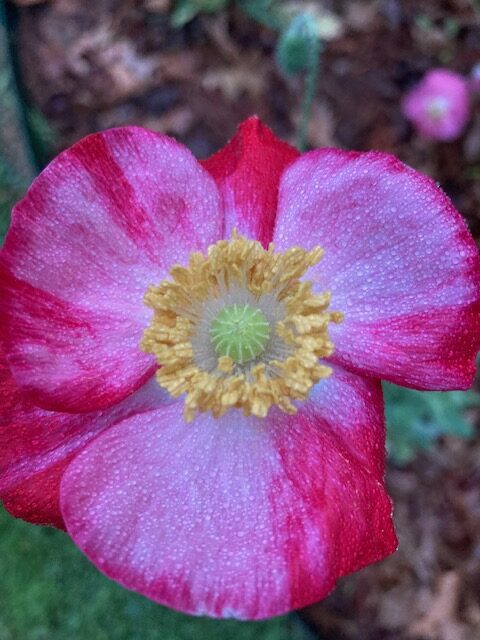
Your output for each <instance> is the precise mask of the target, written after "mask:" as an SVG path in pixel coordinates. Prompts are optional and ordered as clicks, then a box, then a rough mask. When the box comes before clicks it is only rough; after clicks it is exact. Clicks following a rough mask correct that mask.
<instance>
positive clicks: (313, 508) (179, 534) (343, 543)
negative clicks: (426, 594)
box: [61, 369, 396, 619]
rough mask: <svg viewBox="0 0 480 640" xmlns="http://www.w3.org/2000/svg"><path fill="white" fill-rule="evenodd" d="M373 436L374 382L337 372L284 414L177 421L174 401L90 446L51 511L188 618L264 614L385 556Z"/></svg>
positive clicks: (386, 521) (388, 531) (385, 524)
mask: <svg viewBox="0 0 480 640" xmlns="http://www.w3.org/2000/svg"><path fill="white" fill-rule="evenodd" d="M384 441H385V434H384V425H383V403H382V395H381V389H380V384H379V382H378V381H374V380H368V379H361V378H358V377H357V376H355V375H354V374H351V373H348V372H347V371H343V370H340V369H337V370H336V371H335V373H334V375H333V377H332V378H331V379H328V380H325V381H322V383H321V384H320V385H319V386H318V387H317V388H316V389H315V390H314V393H313V395H312V398H311V400H309V401H308V402H307V403H305V404H304V405H303V406H302V407H301V409H300V410H299V412H298V413H297V414H296V415H295V416H287V415H286V414H283V413H281V412H280V411H278V410H272V411H271V412H270V414H269V416H268V417H267V418H266V419H265V420H263V421H262V420H261V419H258V418H251V417H250V418H246V417H244V416H243V414H241V413H240V411H238V412H235V411H230V412H229V413H227V414H226V415H225V416H224V417H222V418H221V419H218V420H216V419H214V418H212V417H211V416H210V415H208V414H202V415H201V416H199V417H197V418H196V419H195V420H194V422H193V423H192V424H185V423H184V421H183V419H182V406H181V404H180V403H175V404H172V405H169V406H167V407H166V408H164V409H162V410H159V411H155V412H151V413H148V414H144V415H141V416H134V417H132V418H131V419H129V420H125V421H124V422H123V423H121V424H119V425H117V426H116V427H115V429H111V430H110V431H108V432H106V433H105V434H103V435H102V436H100V437H99V438H98V439H96V440H95V442H93V443H92V444H91V445H90V446H89V447H87V448H86V449H85V450H84V451H83V452H82V453H81V454H80V455H79V456H78V457H77V458H76V459H75V460H74V461H73V463H72V464H71V465H70V466H69V468H68V470H67V472H66V473H65V475H64V478H63V480H62V486H61V505H62V513H63V516H64V518H65V522H66V525H67V530H68V532H69V534H70V535H71V536H72V537H73V539H74V541H75V542H76V544H77V545H78V546H79V547H80V549H82V550H83V551H84V552H85V553H86V555H87V556H88V557H89V558H90V559H91V560H92V561H93V562H94V563H95V564H96V566H97V567H98V568H99V569H100V570H101V571H103V572H104V573H105V574H107V575H108V576H109V577H111V578H113V579H115V580H117V581H118V582H120V583H121V584H123V585H124V586H126V587H128V588H130V589H133V590H135V591H138V592H140V593H142V594H144V595H146V596H148V597H149V598H152V599H153V600H155V601H157V602H159V603H162V604H166V605H168V606H170V607H173V608H175V609H179V610H181V611H184V612H187V613H192V614H197V615H204V614H206V615H210V616H215V617H216V616H219V617H237V618H250V619H258V618H265V617H269V616H273V615H277V614H281V613H283V612H285V611H288V610H291V609H294V608H297V607H301V606H304V605H307V604H309V603H311V602H314V601H316V600H319V599H321V598H323V597H324V596H326V595H327V594H328V593H329V592H330V591H331V589H332V588H333V587H334V585H335V582H336V580H337V578H338V577H339V576H342V575H344V574H345V573H348V572H351V571H354V570H356V569H359V568H360V567H363V566H364V565H366V564H369V563H371V562H375V561H377V560H379V559H380V558H383V557H384V556H385V555H387V554H389V553H391V552H392V551H394V549H395V547H396V538H395V534H394V532H393V527H392V521H391V503H390V500H389V499H388V497H387V495H386V492H385V486H384V481H383V467H384Z"/></svg>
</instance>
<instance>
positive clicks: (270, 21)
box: [237, 0, 292, 31]
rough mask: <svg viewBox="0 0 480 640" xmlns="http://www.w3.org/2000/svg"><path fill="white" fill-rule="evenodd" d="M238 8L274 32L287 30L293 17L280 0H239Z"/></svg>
mask: <svg viewBox="0 0 480 640" xmlns="http://www.w3.org/2000/svg"><path fill="white" fill-rule="evenodd" d="M237 6H238V7H239V8H240V9H241V10H242V11H243V12H244V13H246V14H247V15H248V16H250V18H252V19H253V20H255V21H256V22H258V23H259V24H262V25H264V26H265V27H268V28H269V29H273V30H274V31H282V30H283V29H285V28H286V27H287V26H288V23H289V21H290V19H291V15H292V12H291V10H287V9H286V8H285V6H284V4H283V3H282V2H280V1H279V0H237Z"/></svg>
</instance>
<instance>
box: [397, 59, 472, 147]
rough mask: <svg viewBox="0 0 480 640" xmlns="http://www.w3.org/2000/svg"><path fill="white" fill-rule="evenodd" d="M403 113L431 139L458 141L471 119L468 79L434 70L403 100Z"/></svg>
mask: <svg viewBox="0 0 480 640" xmlns="http://www.w3.org/2000/svg"><path fill="white" fill-rule="evenodd" d="M402 111H403V114H404V115H405V117H406V118H408V120H410V121H411V122H412V123H413V125H414V127H415V128H416V129H417V131H418V133H420V134H421V135H422V136H424V137H425V138H427V139H429V140H444V141H448V140H455V138H458V136H459V135H460V134H461V133H462V131H463V129H464V128H465V125H466V124H467V121H468V119H469V117H470V104H469V86H468V82H467V80H466V79H465V78H464V77H463V76H461V75H459V74H458V73H453V72H452V71H448V70H447V69H432V70H431V71H429V72H428V73H426V74H425V76H424V77H423V79H422V80H421V81H420V83H419V84H418V85H417V86H416V87H414V88H413V89H412V90H411V91H409V93H407V95H406V96H405V97H404V99H403V101H402Z"/></svg>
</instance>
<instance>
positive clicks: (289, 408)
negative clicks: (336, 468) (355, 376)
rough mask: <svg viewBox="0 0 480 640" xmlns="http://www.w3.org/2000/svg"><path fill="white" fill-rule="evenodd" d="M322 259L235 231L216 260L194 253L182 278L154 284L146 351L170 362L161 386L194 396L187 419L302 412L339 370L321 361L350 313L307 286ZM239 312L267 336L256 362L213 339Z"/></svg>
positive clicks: (217, 248) (177, 269)
mask: <svg viewBox="0 0 480 640" xmlns="http://www.w3.org/2000/svg"><path fill="white" fill-rule="evenodd" d="M322 253H323V251H322V249H321V248H320V247H315V248H314V249H312V250H311V251H305V250H303V249H300V248H299V247H293V248H292V249H289V250H288V251H286V252H285V253H276V252H275V251H274V247H273V244H270V245H269V247H268V250H265V249H264V248H263V247H262V245H261V244H260V243H259V242H257V241H254V240H248V239H246V238H244V237H239V236H237V235H236V233H235V232H234V234H233V235H232V238H231V239H230V240H229V241H227V240H220V241H219V242H217V243H215V244H213V245H211V246H210V247H209V249H208V255H207V256H204V255H202V254H201V253H192V254H191V255H190V259H189V264H188V267H182V266H179V265H175V266H174V267H173V268H172V269H171V270H170V275H171V276H172V279H173V280H164V281H163V282H161V283H160V284H159V285H158V286H150V287H149V289H148V291H147V293H146V295H145V303H146V304H147V305H148V306H149V307H151V308H152V309H153V311H154V315H153V319H152V322H151V324H150V326H149V327H148V328H147V329H146V330H145V332H144V335H143V338H142V342H141V348H142V349H143V351H145V352H147V353H151V354H153V355H155V357H156V359H157V362H158V363H159V364H160V365H161V368H160V369H159V370H158V372H157V374H156V376H157V381H158V383H159V384H160V385H161V386H162V387H164V388H165V389H166V390H167V391H168V392H169V393H170V394H171V395H172V396H173V397H178V396H180V395H182V394H183V393H185V394H186V399H185V419H186V420H187V421H190V420H192V419H193V417H194V416H195V413H196V411H211V412H212V414H213V415H214V416H215V417H219V416H221V415H223V414H224V413H225V412H226V411H227V410H228V409H230V408H233V407H237V408H239V409H242V410H243V412H244V414H245V415H255V416H258V417H265V416H266V415H267V412H268V410H269V409H270V407H271V406H272V405H277V406H278V407H280V408H281V409H282V410H283V411H285V412H287V413H295V412H296V407H295V406H294V404H292V401H293V400H305V399H306V397H307V395H308V393H309V391H310V389H311V388H312V386H313V385H314V384H315V383H317V382H318V381H319V380H321V379H322V378H326V377H328V376H329V375H330V374H331V368H330V367H328V366H325V365H323V364H320V363H319V362H318V359H319V358H325V357H328V356H329V355H331V353H332V352H333V344H332V342H331V341H330V339H329V336H328V331H327V329H328V324H329V322H340V321H341V320H342V317H343V316H342V314H341V313H338V312H328V311H327V308H328V305H329V301H330V294H329V293H328V292H325V293H322V294H320V295H318V294H314V293H312V285H311V283H310V282H307V281H300V277H301V276H302V275H303V274H304V273H305V272H306V270H307V269H308V268H309V267H311V266H313V265H314V264H316V263H318V262H319V260H320V258H321V256H322ZM234 307H235V308H236V310H235V312H234V311H233V309H234ZM239 308H240V309H242V308H244V309H247V313H246V315H245V314H244V315H243V316H242V317H243V318H246V317H247V316H248V317H249V318H250V322H251V324H250V325H249V326H250V329H248V331H247V334H248V336H250V338H251V332H252V327H254V329H255V332H257V338H258V336H259V335H260V333H261V335H262V338H261V340H260V343H259V344H260V347H261V348H258V347H257V348H256V352H255V353H251V354H250V356H251V357H244V355H243V352H242V355H240V352H239V351H238V349H237V348H235V349H233V351H232V350H231V349H230V355H227V351H226V350H225V349H222V348H215V339H212V338H215V337H217V338H218V336H219V331H220V333H221V331H224V330H225V327H226V324H225V322H224V321H225V320H227V323H228V322H231V321H232V319H233V318H234V316H235V318H236V317H237V315H238V313H237V311H238V309H239ZM219 318H220V320H221V321H222V322H220V323H218V322H217V323H216V321H218V319H219ZM265 322H266V323H267V324H268V327H266V326H265V324H264V323H265ZM260 325H262V326H260ZM260 329H261V332H260ZM267 329H268V330H267ZM248 332H250V333H248ZM244 333H245V332H244ZM250 338H249V339H250ZM218 342H219V341H218V340H217V343H218ZM223 344H224V346H225V343H223ZM235 344H236V345H237V346H238V342H236V343H235ZM249 344H253V342H252V341H251V340H250V343H249Z"/></svg>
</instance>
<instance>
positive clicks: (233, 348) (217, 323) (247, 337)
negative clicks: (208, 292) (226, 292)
mask: <svg viewBox="0 0 480 640" xmlns="http://www.w3.org/2000/svg"><path fill="white" fill-rule="evenodd" d="M210 335H211V336H212V342H213V346H214V348H215V351H216V352H217V354H218V355H219V356H227V357H229V358H231V359H232V360H233V362H236V363H238V364H244V363H245V362H248V361H249V360H253V359H255V358H257V357H258V356H259V355H260V354H261V353H263V351H264V350H265V345H266V344H267V341H268V337H269V335H270V326H269V324H268V320H267V318H266V316H265V314H264V313H263V312H262V311H260V309H255V307H252V306H250V305H249V304H232V305H230V306H228V307H224V308H223V309H222V310H221V311H220V312H219V313H218V314H217V316H216V317H215V320H214V321H213V322H212V326H211V328H210Z"/></svg>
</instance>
